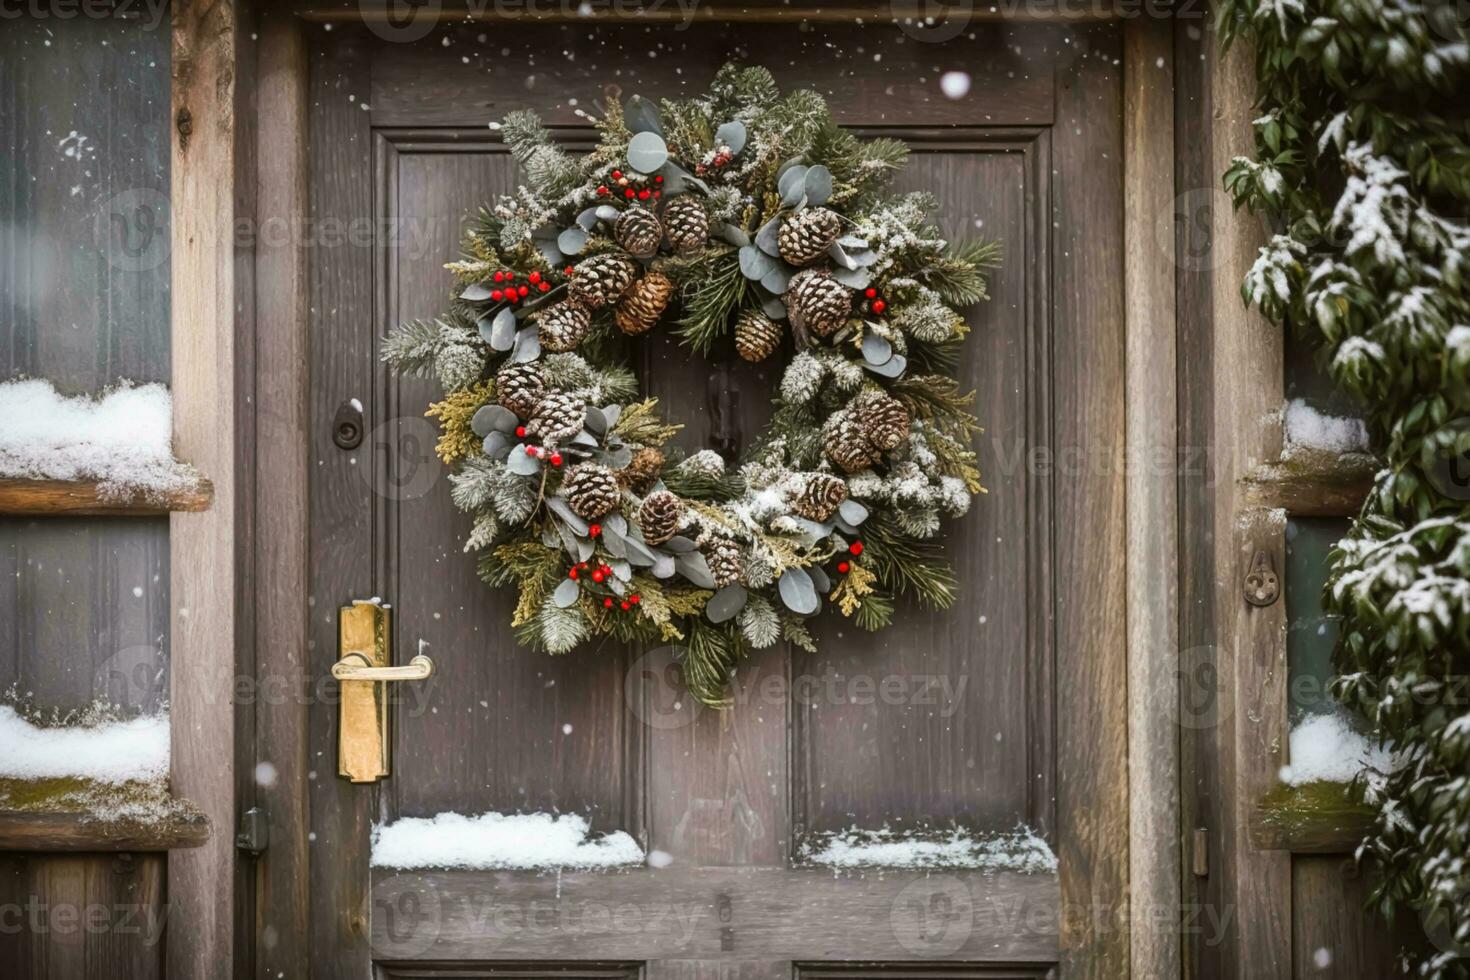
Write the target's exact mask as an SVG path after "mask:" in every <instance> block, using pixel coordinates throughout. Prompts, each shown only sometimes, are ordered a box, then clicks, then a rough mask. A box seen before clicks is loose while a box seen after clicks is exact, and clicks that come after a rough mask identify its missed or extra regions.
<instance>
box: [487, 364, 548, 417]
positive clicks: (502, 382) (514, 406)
mask: <svg viewBox="0 0 1470 980" xmlns="http://www.w3.org/2000/svg"><path fill="white" fill-rule="evenodd" d="M544 394H546V374H545V373H544V372H543V371H542V370H541V365H540V364H537V363H536V362H535V361H532V362H530V363H529V364H507V365H506V366H505V367H503V368H501V369H500V370H499V371H497V372H496V374H495V400H496V401H498V402H500V404H501V405H503V406H504V407H506V408H508V409H510V410H511V411H512V412H515V413H516V415H517V416H519V417H520V418H523V419H526V418H530V417H531V415H532V413H534V412H535V411H536V406H537V405H539V404H540V403H541V396H543V395H544Z"/></svg>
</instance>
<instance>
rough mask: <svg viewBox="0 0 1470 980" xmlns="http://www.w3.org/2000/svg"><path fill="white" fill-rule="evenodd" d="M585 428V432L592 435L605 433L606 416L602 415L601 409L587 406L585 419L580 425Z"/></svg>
mask: <svg viewBox="0 0 1470 980" xmlns="http://www.w3.org/2000/svg"><path fill="white" fill-rule="evenodd" d="M582 424H583V425H585V426H587V431H588V432H591V433H592V434H593V435H599V436H600V435H604V434H605V433H606V432H607V416H606V415H603V414H602V409H600V408H598V407H597V406H596V405H588V406H587V418H586V420H585V421H584V422H583V423H582Z"/></svg>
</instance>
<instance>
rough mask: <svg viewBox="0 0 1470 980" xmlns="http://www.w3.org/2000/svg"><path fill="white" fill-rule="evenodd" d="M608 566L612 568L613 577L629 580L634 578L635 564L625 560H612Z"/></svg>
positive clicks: (624, 580)
mask: <svg viewBox="0 0 1470 980" xmlns="http://www.w3.org/2000/svg"><path fill="white" fill-rule="evenodd" d="M607 567H608V568H611V569H612V573H613V577H614V578H616V579H618V580H619V581H622V582H627V581H630V580H632V578H633V566H632V565H629V564H628V563H627V562H625V561H610V562H608V563H607Z"/></svg>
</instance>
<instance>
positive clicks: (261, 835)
mask: <svg viewBox="0 0 1470 980" xmlns="http://www.w3.org/2000/svg"><path fill="white" fill-rule="evenodd" d="M269 843H270V819H269V815H268V814H267V813H266V812H265V810H264V809H262V808H261V807H258V806H253V807H251V808H250V809H248V810H246V811H245V812H244V813H242V814H240V831H239V833H237V834H235V847H237V848H238V849H240V850H242V851H245V852H246V853H248V854H249V855H250V856H251V857H259V856H260V855H261V854H262V853H263V852H264V851H265V848H266V845H267V844H269Z"/></svg>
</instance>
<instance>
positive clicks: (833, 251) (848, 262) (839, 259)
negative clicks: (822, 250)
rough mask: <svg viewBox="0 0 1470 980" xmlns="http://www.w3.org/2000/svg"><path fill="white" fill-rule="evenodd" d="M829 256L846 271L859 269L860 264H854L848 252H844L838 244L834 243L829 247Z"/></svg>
mask: <svg viewBox="0 0 1470 980" xmlns="http://www.w3.org/2000/svg"><path fill="white" fill-rule="evenodd" d="M827 256H828V257H829V258H830V259H831V260H832V261H833V262H836V263H837V264H838V265H840V266H842V268H844V269H856V268H857V267H858V264H857V263H856V262H854V261H853V260H852V259H851V258H850V257H849V256H848V254H847V252H846V251H844V250H843V248H842V246H841V245H838V244H837V243H836V242H833V243H832V244H831V245H828V246H827Z"/></svg>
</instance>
